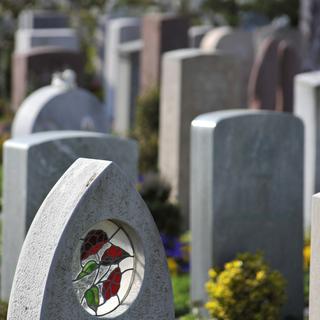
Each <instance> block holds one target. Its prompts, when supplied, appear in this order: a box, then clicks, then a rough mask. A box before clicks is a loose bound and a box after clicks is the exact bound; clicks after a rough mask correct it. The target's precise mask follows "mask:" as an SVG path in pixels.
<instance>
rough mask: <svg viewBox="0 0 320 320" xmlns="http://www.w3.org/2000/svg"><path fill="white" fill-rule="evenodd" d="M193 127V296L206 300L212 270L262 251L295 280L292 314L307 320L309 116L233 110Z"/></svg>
mask: <svg viewBox="0 0 320 320" xmlns="http://www.w3.org/2000/svg"><path fill="white" fill-rule="evenodd" d="M191 130H192V133H191V135H192V138H191V139H192V140H191V145H192V147H191V189H190V190H191V191H190V198H191V234H192V241H191V248H192V252H191V279H192V280H191V288H192V289H191V295H192V300H193V301H202V302H204V301H205V299H206V297H205V291H204V290H203V288H204V284H205V282H206V281H207V272H208V270H209V268H211V267H217V268H221V267H223V266H224V264H225V263H226V262H228V261H230V260H233V259H234V258H235V257H236V255H237V254H238V253H242V252H252V253H256V252H257V251H262V253H263V254H264V256H265V258H266V261H267V263H269V264H270V266H271V267H272V268H274V269H276V270H279V271H280V272H281V273H282V275H283V276H284V277H285V279H286V282H287V286H286V294H287V302H286V304H285V306H284V309H283V316H284V318H285V317H288V319H289V317H293V319H302V315H303V306H304V302H303V265H302V250H303V124H302V122H301V121H300V120H299V119H298V118H296V117H295V116H293V115H291V114H288V113H278V112H271V111H253V110H230V111H218V112H212V113H207V114H203V115H200V116H198V117H197V118H195V119H194V120H193V121H192V129H191ZM290 319H291V318H290Z"/></svg>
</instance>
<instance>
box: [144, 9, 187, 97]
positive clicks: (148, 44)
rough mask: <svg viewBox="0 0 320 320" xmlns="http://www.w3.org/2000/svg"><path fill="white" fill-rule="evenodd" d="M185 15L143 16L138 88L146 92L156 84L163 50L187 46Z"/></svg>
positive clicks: (158, 79)
mask: <svg viewBox="0 0 320 320" xmlns="http://www.w3.org/2000/svg"><path fill="white" fill-rule="evenodd" d="M188 27H189V21H188V18H187V17H183V16H175V15H172V14H149V15H145V16H144V18H143V25H142V40H143V49H142V52H141V72H140V90H141V92H142V93H146V92H147V91H148V90H150V89H153V88H154V87H156V86H158V85H159V83H160V78H161V75H160V73H161V57H162V54H163V53H164V52H167V51H171V50H176V49H181V48H188Z"/></svg>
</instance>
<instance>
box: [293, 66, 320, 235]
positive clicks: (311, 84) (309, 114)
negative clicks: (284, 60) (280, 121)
mask: <svg viewBox="0 0 320 320" xmlns="http://www.w3.org/2000/svg"><path fill="white" fill-rule="evenodd" d="M319 111H320V72H319V71H315V72H308V73H302V74H299V75H297V76H296V77H295V80H294V113H295V115H297V116H298V117H300V118H301V119H302V121H303V122H304V127H305V139H304V143H305V151H304V153H305V158H304V224H305V229H306V230H310V217H311V197H312V195H313V194H315V193H317V192H319V191H320V168H319V164H320V127H319V123H320V112H319Z"/></svg>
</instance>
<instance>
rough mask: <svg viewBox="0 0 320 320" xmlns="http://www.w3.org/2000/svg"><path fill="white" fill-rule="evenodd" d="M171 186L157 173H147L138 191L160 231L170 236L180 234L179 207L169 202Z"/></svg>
mask: <svg viewBox="0 0 320 320" xmlns="http://www.w3.org/2000/svg"><path fill="white" fill-rule="evenodd" d="M170 190H171V187H170V185H169V184H168V183H166V182H165V181H164V180H163V179H161V178H160V177H159V175H157V174H147V175H146V176H145V180H144V182H143V183H142V185H141V186H140V187H139V192H140V194H141V196H142V198H143V200H144V201H145V202H146V204H147V206H148V208H149V210H150V212H151V214H152V216H153V218H154V220H155V222H156V225H157V227H158V229H159V231H160V232H161V233H164V234H166V235H171V236H178V235H179V234H180V225H181V215H180V210H179V207H178V206H177V205H176V204H172V203H170V202H169V195H170Z"/></svg>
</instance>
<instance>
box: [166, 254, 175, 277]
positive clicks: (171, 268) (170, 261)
mask: <svg viewBox="0 0 320 320" xmlns="http://www.w3.org/2000/svg"><path fill="white" fill-rule="evenodd" d="M167 262H168V268H169V271H170V273H171V274H173V275H176V274H177V273H178V264H177V262H176V261H175V260H174V259H173V258H168V259H167Z"/></svg>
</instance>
